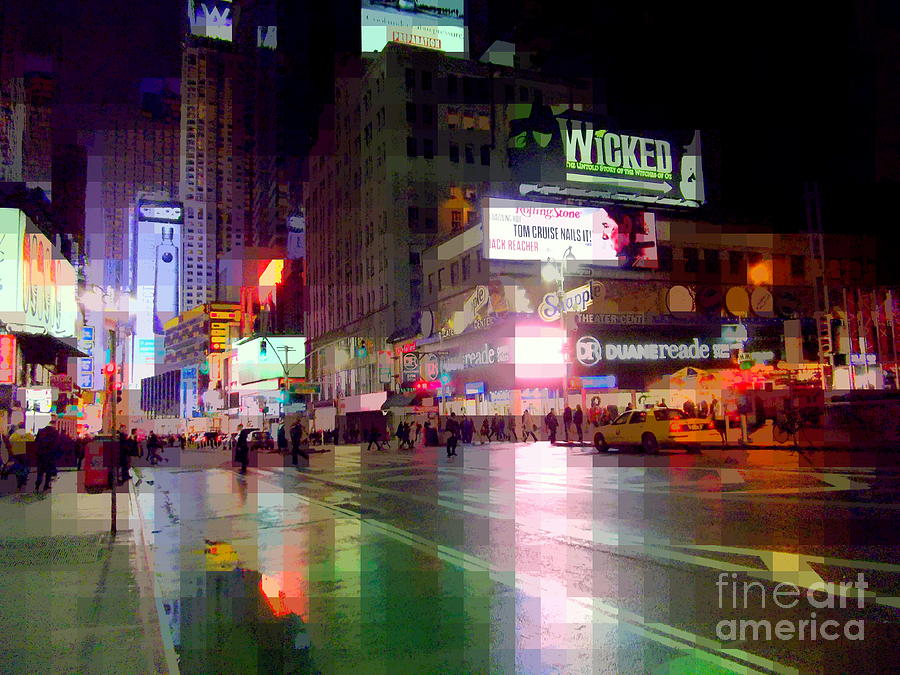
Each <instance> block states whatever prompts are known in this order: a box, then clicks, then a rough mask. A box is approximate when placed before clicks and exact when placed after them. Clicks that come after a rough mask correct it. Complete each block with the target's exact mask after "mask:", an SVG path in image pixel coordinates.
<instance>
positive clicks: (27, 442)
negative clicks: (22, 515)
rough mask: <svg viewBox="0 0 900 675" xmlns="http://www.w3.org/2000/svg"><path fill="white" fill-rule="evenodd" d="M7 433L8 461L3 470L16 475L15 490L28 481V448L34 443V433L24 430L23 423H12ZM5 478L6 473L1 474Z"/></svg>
mask: <svg viewBox="0 0 900 675" xmlns="http://www.w3.org/2000/svg"><path fill="white" fill-rule="evenodd" d="M11 429H12V431H11V432H10V434H9V437H8V438H9V445H8V446H7V449H8V450H9V462H8V463H7V464H6V466H4V471H9V472H12V473H13V474H14V475H15V477H16V490H17V491H21V490H22V488H24V487H25V485H26V484H27V483H28V474H29V472H30V471H31V465H30V461H29V460H30V455H31V454H32V453H31V451H30V450H29V448H30V447H31V446H33V444H34V435H33V434H31V432H29V431H26V430H25V425H24V424H18V425H16V424H14V425H12V427H11ZM3 478H6V475H4V476H3Z"/></svg>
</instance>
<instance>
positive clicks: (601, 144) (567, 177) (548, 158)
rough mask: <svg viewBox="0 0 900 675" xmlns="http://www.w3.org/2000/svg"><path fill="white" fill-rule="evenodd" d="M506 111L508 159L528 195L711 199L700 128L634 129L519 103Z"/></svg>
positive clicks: (677, 202) (695, 202) (683, 201)
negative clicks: (706, 188)
mask: <svg viewBox="0 0 900 675" xmlns="http://www.w3.org/2000/svg"><path fill="white" fill-rule="evenodd" d="M506 114H507V120H506V121H507V123H508V129H509V140H508V143H507V157H508V160H509V166H510V169H511V173H512V176H513V180H515V181H516V182H518V183H520V187H519V192H520V194H522V195H523V196H524V195H541V194H544V195H558V196H561V197H582V198H597V199H613V200H622V201H635V202H645V203H650V202H652V203H655V204H668V205H673V206H690V207H697V206H700V205H701V204H702V203H703V202H704V201H705V194H704V188H703V167H702V157H701V148H700V133H699V132H698V131H695V130H690V131H683V132H678V131H675V132H672V131H667V132H661V131H644V130H637V129H628V128H625V127H622V126H619V125H618V124H616V123H615V122H613V121H611V120H608V119H603V118H601V117H599V116H597V115H594V114H591V113H587V112H584V111H581V110H574V109H572V108H570V107H569V106H568V105H538V104H524V103H520V104H512V105H509V106H507V110H506Z"/></svg>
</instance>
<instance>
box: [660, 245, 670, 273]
mask: <svg viewBox="0 0 900 675" xmlns="http://www.w3.org/2000/svg"><path fill="white" fill-rule="evenodd" d="M659 269H660V271H662V272H671V271H672V247H671V246H660V247H659Z"/></svg>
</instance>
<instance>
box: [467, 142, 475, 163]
mask: <svg viewBox="0 0 900 675" xmlns="http://www.w3.org/2000/svg"><path fill="white" fill-rule="evenodd" d="M474 163H475V146H473V145H472V144H471V143H466V164H474Z"/></svg>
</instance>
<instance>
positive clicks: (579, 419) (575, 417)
mask: <svg viewBox="0 0 900 675" xmlns="http://www.w3.org/2000/svg"><path fill="white" fill-rule="evenodd" d="M572 422H573V423H574V424H575V431H576V432H577V433H578V445H579V446H582V445H584V434H583V433H582V431H581V425H582V424H584V411H583V410H582V409H581V405H580V404H579V405H576V406H575V412H573V413H572Z"/></svg>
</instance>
